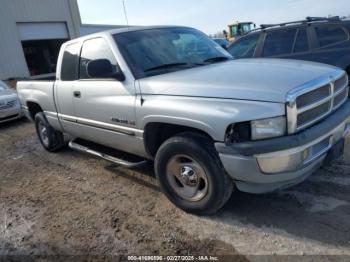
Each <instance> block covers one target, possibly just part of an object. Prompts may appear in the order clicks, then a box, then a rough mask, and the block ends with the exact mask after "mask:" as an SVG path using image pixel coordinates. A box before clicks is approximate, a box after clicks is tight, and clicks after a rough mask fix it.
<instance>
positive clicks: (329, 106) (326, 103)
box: [287, 70, 349, 134]
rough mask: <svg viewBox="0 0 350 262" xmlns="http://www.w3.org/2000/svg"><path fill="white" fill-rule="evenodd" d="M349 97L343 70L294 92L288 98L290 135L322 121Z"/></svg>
mask: <svg viewBox="0 0 350 262" xmlns="http://www.w3.org/2000/svg"><path fill="white" fill-rule="evenodd" d="M348 95H349V87H348V76H347V74H345V73H344V71H341V70H337V71H336V72H334V73H333V74H332V75H330V76H329V77H328V76H327V77H322V78H320V79H317V80H315V81H313V82H311V83H307V84H305V85H303V86H301V87H299V88H297V89H295V90H292V91H291V92H290V93H289V94H288V96H287V101H288V103H287V117H288V132H289V134H293V133H295V132H298V131H300V130H302V129H305V128H307V127H309V126H311V125H313V124H315V123H317V122H318V121H320V120H322V119H323V118H325V117H326V116H327V115H329V114H331V113H332V112H334V111H335V110H336V109H338V108H339V107H340V106H342V105H343V104H344V103H345V102H346V101H347V99H348Z"/></svg>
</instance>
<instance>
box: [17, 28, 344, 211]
mask: <svg viewBox="0 0 350 262" xmlns="http://www.w3.org/2000/svg"><path fill="white" fill-rule="evenodd" d="M193 42H197V43H200V45H201V46H202V47H201V48H200V49H195V50H192V52H183V50H187V48H186V46H187V45H191V46H193ZM196 50H197V51H196ZM204 50H206V52H204ZM57 72H58V73H57V80H56V81H55V82H53V81H37V82H35V81H33V82H19V83H18V90H19V96H20V99H21V102H22V103H23V105H24V106H25V113H26V115H27V116H28V118H30V119H32V120H33V121H35V126H36V130H37V133H38V136H39V140H40V142H41V143H42V145H43V147H44V148H45V149H46V150H48V151H50V152H56V151H59V150H61V149H62V148H64V147H65V146H66V144H67V143H66V141H65V139H64V137H65V136H64V134H68V135H70V137H71V139H70V140H69V145H70V147H71V148H73V149H76V150H80V151H83V152H86V153H89V154H92V155H94V156H99V157H102V158H104V159H107V160H109V161H112V162H114V163H117V164H121V165H123V166H127V167H135V166H139V165H141V164H143V163H144V160H145V159H146V160H153V161H154V167H155V173H156V175H157V178H158V180H159V182H160V185H161V188H162V189H163V192H164V193H165V195H166V196H167V197H168V198H169V199H170V201H172V202H173V203H174V204H175V205H177V206H178V207H180V208H182V209H183V210H185V211H187V212H191V213H196V214H211V213H214V212H215V211H217V210H218V209H220V208H221V207H222V206H223V205H224V204H225V203H226V201H227V200H228V199H229V197H230V195H231V193H232V191H233V189H234V185H235V186H236V187H235V188H238V190H241V191H243V192H248V193H265V192H271V191H273V190H276V189H281V188H285V187H289V186H292V185H295V184H297V183H300V182H302V181H303V180H305V179H306V178H307V177H308V176H309V175H310V174H311V173H312V172H313V171H315V170H316V169H317V168H319V167H320V166H321V165H322V164H323V163H324V161H327V162H328V161H333V160H334V159H337V158H338V157H339V156H341V155H342V154H343V150H344V140H345V139H344V137H345V136H346V134H347V133H348V132H349V129H350V102H349V101H348V93H349V92H348V91H349V88H348V77H347V75H346V73H345V72H344V71H343V70H341V69H339V68H336V67H333V66H329V65H323V64H319V63H310V62H304V61H287V60H281V59H244V60H233V59H232V56H231V55H229V53H227V52H226V51H225V50H224V49H222V48H218V46H217V44H215V43H214V42H213V41H212V40H211V39H209V38H208V37H207V36H206V35H205V34H203V33H202V32H200V31H198V30H195V29H192V28H187V27H141V28H137V27H135V28H130V29H118V30H112V31H108V32H102V33H98V34H94V35H90V36H86V37H83V38H78V39H75V40H71V41H69V42H67V43H66V44H64V45H63V46H62V48H61V51H60V55H59V58H58V68H57ZM330 87H332V88H330ZM66 137H67V136H66ZM113 149H118V150H122V151H125V152H127V153H130V154H132V155H136V156H137V157H140V158H141V159H140V160H137V159H135V157H134V160H131V159H129V160H127V159H125V158H122V157H120V156H119V157H118V155H117V154H116V153H117V152H114V151H113Z"/></svg>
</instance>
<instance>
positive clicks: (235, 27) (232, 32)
mask: <svg viewBox="0 0 350 262" xmlns="http://www.w3.org/2000/svg"><path fill="white" fill-rule="evenodd" d="M254 28H256V25H255V23H253V22H238V21H237V22H235V23H233V24H230V25H228V32H226V31H224V34H225V36H226V38H227V40H229V41H231V42H233V41H235V40H236V39H237V38H238V37H240V36H242V35H244V34H247V33H249V32H250V31H252V30H253V29H254Z"/></svg>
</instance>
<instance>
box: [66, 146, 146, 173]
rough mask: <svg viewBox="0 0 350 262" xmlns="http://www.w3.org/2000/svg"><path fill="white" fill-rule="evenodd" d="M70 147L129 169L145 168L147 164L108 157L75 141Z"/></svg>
mask: <svg viewBox="0 0 350 262" xmlns="http://www.w3.org/2000/svg"><path fill="white" fill-rule="evenodd" d="M69 147H70V148H71V149H74V150H77V151H80V152H83V153H87V154H90V155H93V156H97V157H100V158H103V159H105V160H107V161H110V162H112V163H114V164H117V165H121V166H124V167H127V168H136V167H140V166H143V165H145V164H146V163H147V161H146V160H144V161H141V162H137V163H133V162H128V161H126V160H123V159H120V158H117V157H114V156H110V155H107V154H104V153H102V152H98V151H95V150H93V149H90V148H88V147H86V146H82V145H80V144H78V143H75V142H74V141H70V142H69Z"/></svg>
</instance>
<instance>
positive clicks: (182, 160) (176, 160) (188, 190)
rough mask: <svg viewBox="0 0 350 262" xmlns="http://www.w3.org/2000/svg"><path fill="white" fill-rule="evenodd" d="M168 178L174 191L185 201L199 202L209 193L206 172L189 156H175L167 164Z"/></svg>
mask: <svg viewBox="0 0 350 262" xmlns="http://www.w3.org/2000/svg"><path fill="white" fill-rule="evenodd" d="M166 177H167V180H168V182H169V185H170V187H171V188H172V190H173V191H174V192H175V193H176V194H177V195H178V196H179V197H181V198H182V199H184V200H187V201H191V202H198V201H200V200H202V199H203V198H204V197H205V196H206V195H207V193H208V177H207V174H206V172H205V170H204V169H203V167H202V166H201V165H200V164H199V163H198V162H197V161H196V160H194V159H193V158H191V157H189V156H186V155H175V156H173V157H172V158H171V159H170V160H169V162H168V164H167V167H166Z"/></svg>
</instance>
